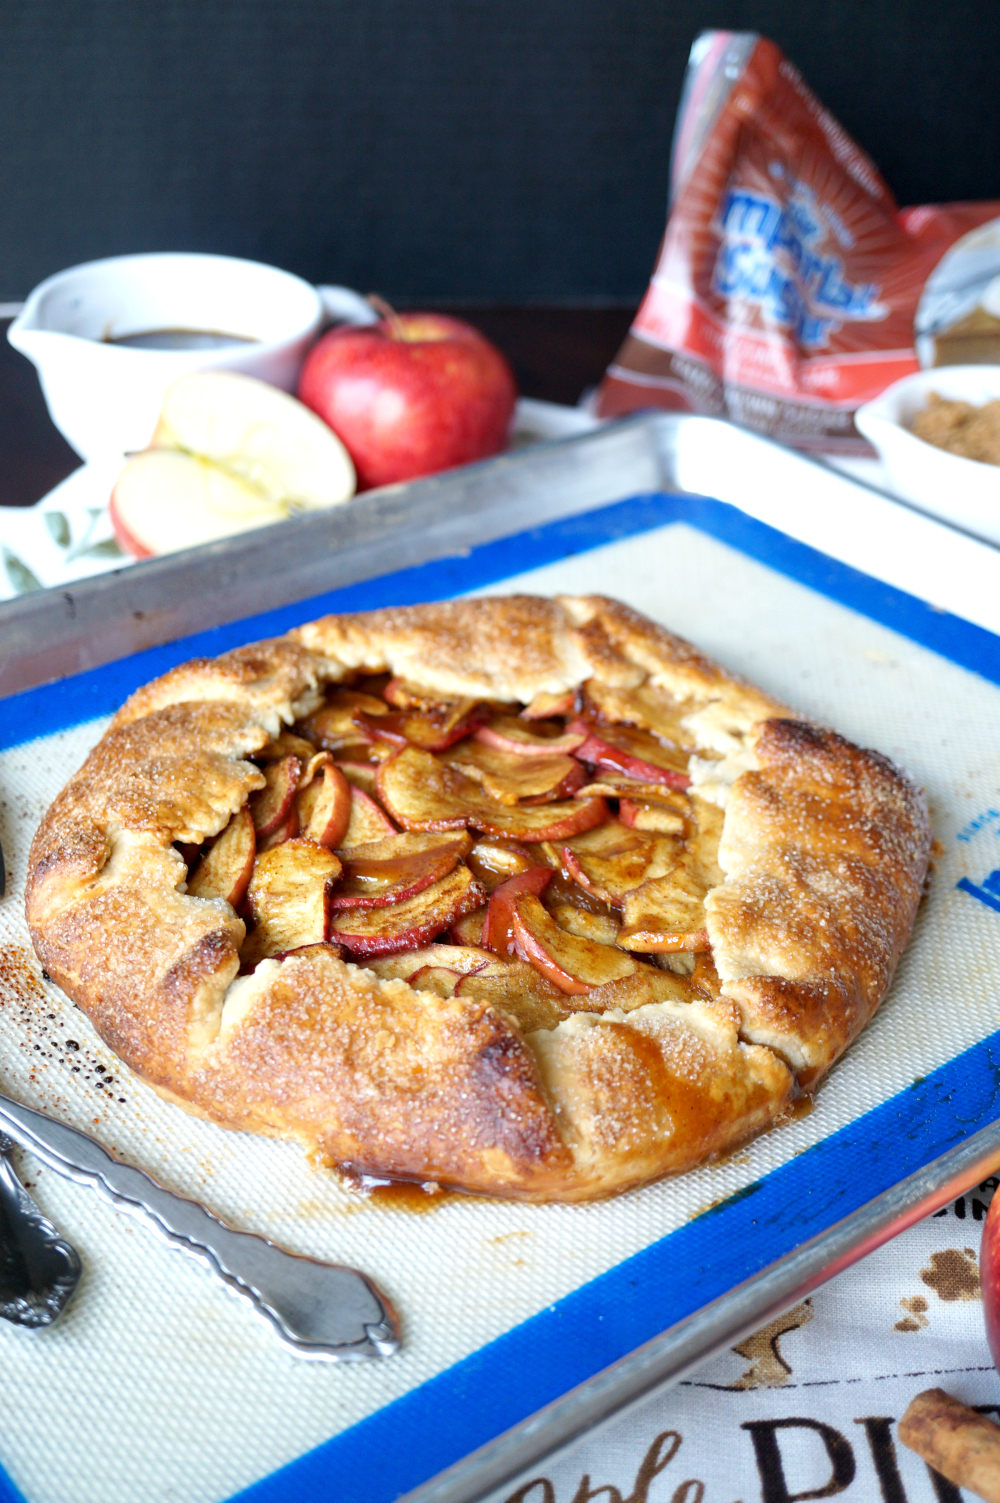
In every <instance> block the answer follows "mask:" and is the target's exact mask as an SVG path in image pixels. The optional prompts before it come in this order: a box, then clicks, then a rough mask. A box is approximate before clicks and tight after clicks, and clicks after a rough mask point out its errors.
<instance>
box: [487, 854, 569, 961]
mask: <svg viewBox="0 0 1000 1503" xmlns="http://www.w3.org/2000/svg"><path fill="white" fill-rule="evenodd" d="M551 880H552V869H551V867H548V866H533V867H531V868H529V870H528V871H524V872H519V873H518V874H517V876H516V877H511V878H510V879H509V880H508V881H506V882H504V883H503V884H502V886H500V887H498V888H496V890H495V891H494V892H493V894H492V896H491V897H490V901H489V906H488V907H487V910H486V922H485V924H484V925H483V935H482V939H481V940H480V944H481V945H482V947H483V949H484V950H492V951H493V953H494V955H499V956H501V957H502V958H505V959H508V960H510V959H513V958H514V956H515V955H517V953H518V950H517V940H516V938H515V935H514V917H513V905H514V903H515V902H516V900H517V899H518V898H519V897H522V896H525V895H529V896H531V897H539V896H540V895H541V894H542V893H543V892H544V891H545V889H546V887H548V885H549V883H550V881H551Z"/></svg>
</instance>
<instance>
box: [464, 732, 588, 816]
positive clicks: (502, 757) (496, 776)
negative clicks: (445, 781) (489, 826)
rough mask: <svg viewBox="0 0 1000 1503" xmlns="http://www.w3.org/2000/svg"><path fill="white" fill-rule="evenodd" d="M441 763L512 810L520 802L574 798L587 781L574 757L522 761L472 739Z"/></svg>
mask: <svg viewBox="0 0 1000 1503" xmlns="http://www.w3.org/2000/svg"><path fill="white" fill-rule="evenodd" d="M442 760H443V761H445V762H447V764H448V766H449V767H456V768H457V769H458V771H459V772H462V773H464V774H465V776H466V777H468V778H472V780H473V782H476V783H478V784H479V786H480V787H481V788H483V789H485V791H486V792H487V793H488V794H489V795H490V797H491V798H494V799H496V801H497V803H500V804H508V805H511V806H513V805H514V804H517V803H519V802H520V801H521V799H530V800H531V801H532V802H541V801H542V800H545V801H548V800H550V799H554V798H556V797H562V798H572V796H573V794H574V793H575V792H576V790H577V789H578V788H579V787H580V786H581V785H582V783H583V781H584V773H583V768H582V767H581V766H580V764H579V762H577V761H576V760H575V758H573V757H523V756H518V755H515V754H514V753H513V752H509V751H501V750H499V749H498V748H497V747H496V746H493V745H490V744H489V743H488V742H487V743H484V742H482V741H478V740H473V739H468V740H465V741H461V742H460V743H459V744H458V745H457V746H455V747H453V748H452V749H451V751H449V752H447V753H446V754H445V756H444V757H443V758H442Z"/></svg>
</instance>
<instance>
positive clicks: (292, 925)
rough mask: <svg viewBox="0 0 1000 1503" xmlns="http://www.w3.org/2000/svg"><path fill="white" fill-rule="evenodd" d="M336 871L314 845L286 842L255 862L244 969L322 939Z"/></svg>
mask: <svg viewBox="0 0 1000 1503" xmlns="http://www.w3.org/2000/svg"><path fill="white" fill-rule="evenodd" d="M340 870H341V867H340V862H339V861H338V859H337V857H336V856H335V855H334V854H333V852H332V851H329V850H327V848H326V847H325V846H322V845H317V844H316V842H315V841H314V840H286V841H285V842H284V843H283V844H282V845H278V846H275V847H274V849H273V850H269V851H264V852H262V853H261V854H260V855H259V856H258V857H257V860H256V862H255V863H254V869H253V875H252V877H251V878H250V885H249V887H248V888H247V895H246V909H247V912H248V914H249V915H250V917H251V919H252V920H253V923H254V927H253V929H252V930H251V932H250V933H249V934H248V935H247V937H246V939H245V940H244V942H243V947H242V949H241V950H240V960H241V962H242V965H243V969H244V970H252V969H253V967H254V966H255V965H256V964H257V962H258V961H260V960H265V959H266V958H267V957H268V956H272V955H280V954H283V953H284V952H285V951H287V950H296V949H300V948H301V947H302V946H303V945H311V944H317V943H320V942H321V941H323V940H325V939H326V938H327V928H328V924H329V917H330V899H331V897H332V895H333V887H334V883H335V882H336V880H337V878H338V877H339V876H340Z"/></svg>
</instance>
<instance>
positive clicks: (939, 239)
mask: <svg viewBox="0 0 1000 1503" xmlns="http://www.w3.org/2000/svg"><path fill="white" fill-rule="evenodd" d="M970 361H974V362H982V361H989V362H990V363H992V364H1000V203H974V204H949V205H946V206H933V207H924V208H913V209H899V208H897V206H896V203H895V201H894V199H893V197H892V194H891V193H890V192H889V189H888V187H887V186H886V184H885V183H884V182H883V181H882V178H881V177H880V176H879V173H878V171H877V169H876V168H875V166H874V165H873V163H872V162H871V161H870V160H869V158H868V157H867V156H866V155H865V154H864V152H863V151H861V150H860V149H859V147H857V146H856V145H855V144H854V142H853V141H852V140H851V138H850V137H849V136H848V135H847V133H846V131H844V130H843V129H842V128H841V126H840V125H838V123H837V121H836V120H834V119H833V117H832V116H831V115H830V114H828V113H827V111H826V110H825V109H824V108H823V106H822V105H821V104H820V103H819V101H818V100H817V99H816V97H815V96H814V95H813V94H812V92H811V91H810V89H809V88H808V86H807V85H806V84H805V83H804V82H803V80H802V78H801V76H800V74H799V73H798V71H797V70H796V69H795V68H794V67H793V66H792V64H791V63H790V62H789V61H788V60H787V58H785V57H784V56H783V54H782V53H781V51H780V49H779V48H778V47H776V46H775V44H774V43H773V42H769V41H767V40H766V39H765V38H763V37H759V36H757V35H756V34H754V33H750V32H724V31H710V32H704V33H703V34H702V35H701V36H700V37H699V38H698V40H697V41H696V43H695V45H694V47H693V48H692V50H691V58H690V61H689V64H688V71H687V77H686V79H685V84H684V93H683V96H682V99H681V105H680V111H679V113H678V119H677V130H676V134H675V138H674V148H673V161H672V172H671V202H670V214H669V218H668V221H667V229H666V234H665V236H664V239H663V243H662V246H661V248H660V254H659V259H658V261H657V265H656V269H655V271H654V273H653V277H652V280H651V282H650V284H649V290H648V292H647V293H646V297H645V299H644V301H643V304H642V307H641V308H640V309H639V312H638V314H637V315H636V319H635V322H634V323H633V325H632V329H631V332H630V334H629V336H628V338H627V339H626V341H625V343H624V345H623V346H622V348H621V350H620V351H619V353H618V355H617V357H616V359H615V361H614V362H613V363H612V365H611V366H610V367H609V368H608V372H607V375H606V376H605V378H604V381H603V382H602V384H601V387H600V390H599V392H598V395H597V410H598V412H599V413H600V415H601V416H604V417H610V416H614V415H616V414H620V413H623V412H629V411H634V410H635V409H637V408H649V407H659V408H666V409H667V410H669V411H674V412H678V411H679V412H701V413H709V414H712V415H714V416H720V417H729V418H731V419H733V421H735V422H737V423H742V424H744V425H745V426H746V427H749V428H756V429H758V430H759V431H760V432H763V433H768V434H771V435H772V436H774V437H775V438H778V439H781V440H782V441H783V442H785V443H788V444H792V445H794V446H796V447H798V448H804V449H816V450H829V451H835V452H839V453H842V454H866V453H870V452H871V450H870V449H869V447H868V445H867V444H866V442H865V440H864V439H863V438H862V437H861V435H860V434H859V433H858V431H857V429H856V428H855V425H854V413H855V411H856V410H857V408H858V407H860V406H861V405H862V403H864V402H867V401H868V400H870V399H871V398H872V397H875V396H877V395H878V393H879V392H881V391H883V390H884V389H885V387H887V386H889V385H890V384H891V383H892V382H893V381H896V380H898V379H899V378H900V377H901V376H908V375H910V374H911V373H912V372H913V371H916V370H919V369H920V368H921V367H922V366H929V365H953V364H965V363H969V362H970Z"/></svg>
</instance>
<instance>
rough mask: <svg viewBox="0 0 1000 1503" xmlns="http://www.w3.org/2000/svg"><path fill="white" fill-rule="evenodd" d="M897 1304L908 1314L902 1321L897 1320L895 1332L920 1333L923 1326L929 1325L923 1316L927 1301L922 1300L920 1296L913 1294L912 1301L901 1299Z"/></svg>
mask: <svg viewBox="0 0 1000 1503" xmlns="http://www.w3.org/2000/svg"><path fill="white" fill-rule="evenodd" d="M899 1303H900V1304H901V1305H902V1307H903V1309H904V1310H906V1311H907V1312H908V1313H907V1314H906V1315H905V1316H904V1317H903V1319H902V1320H897V1322H896V1325H895V1328H894V1329H895V1330H897V1331H922V1330H923V1329H924V1327H925V1326H927V1325H929V1321H928V1319H927V1316H926V1314H925V1311H926V1309H927V1301H926V1300H925V1299H924V1297H923V1295H922V1294H915V1295H913V1297H912V1299H905V1298H904V1299H901V1300H900V1302H899Z"/></svg>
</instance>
